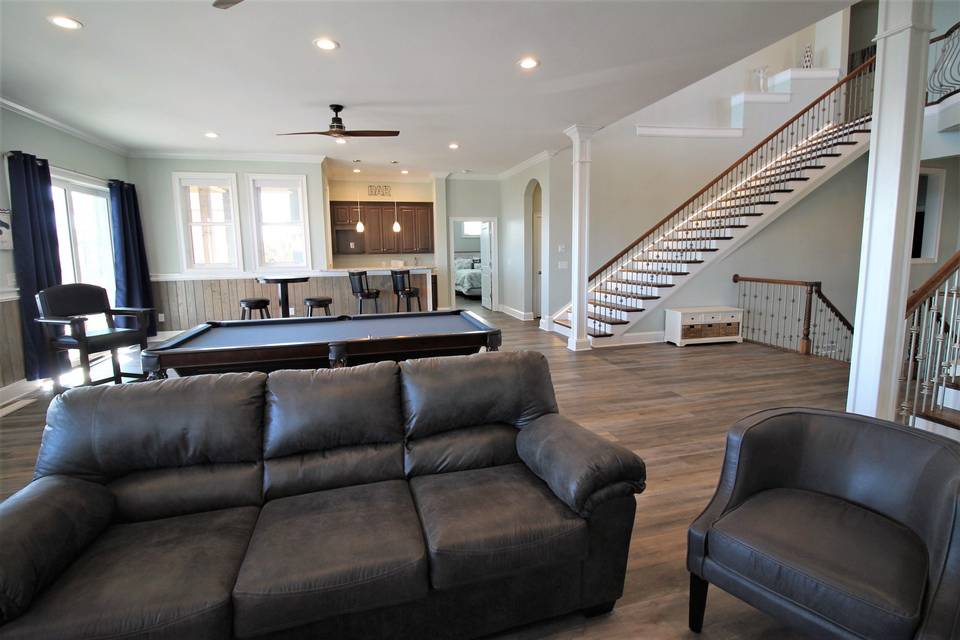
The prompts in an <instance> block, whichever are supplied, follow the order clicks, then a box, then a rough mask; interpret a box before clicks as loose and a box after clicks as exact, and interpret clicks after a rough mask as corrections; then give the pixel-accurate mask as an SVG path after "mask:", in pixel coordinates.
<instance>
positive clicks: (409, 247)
mask: <svg viewBox="0 0 960 640" xmlns="http://www.w3.org/2000/svg"><path fill="white" fill-rule="evenodd" d="M399 249H400V252H401V253H416V252H417V218H416V210H415V209H414V208H413V207H400V247H399Z"/></svg>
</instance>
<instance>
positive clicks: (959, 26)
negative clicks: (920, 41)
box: [930, 22, 960, 44]
mask: <svg viewBox="0 0 960 640" xmlns="http://www.w3.org/2000/svg"><path fill="white" fill-rule="evenodd" d="M957 29H960V22H957V23H956V24H954V25H953V26H952V27H950V28H949V29H947V30H946V31H944V32H943V33H941V34H940V35H938V36H937V37H936V38H930V44H933V43H935V42H940V41H941V40H946V39H947V38H949V37H950V34H951V33H953V32H954V31H956V30H957Z"/></svg>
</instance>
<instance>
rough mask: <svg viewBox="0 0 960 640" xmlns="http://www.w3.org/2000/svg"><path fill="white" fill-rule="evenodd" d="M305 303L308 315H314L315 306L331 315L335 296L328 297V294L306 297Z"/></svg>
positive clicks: (325, 313)
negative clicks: (331, 306)
mask: <svg viewBox="0 0 960 640" xmlns="http://www.w3.org/2000/svg"><path fill="white" fill-rule="evenodd" d="M303 304H304V305H305V306H306V307H307V317H308V318H310V317H313V310H314V308H315V307H319V308H320V309H323V313H324V315H330V305H331V304H333V298H328V297H327V296H313V297H311V298H304V299H303Z"/></svg>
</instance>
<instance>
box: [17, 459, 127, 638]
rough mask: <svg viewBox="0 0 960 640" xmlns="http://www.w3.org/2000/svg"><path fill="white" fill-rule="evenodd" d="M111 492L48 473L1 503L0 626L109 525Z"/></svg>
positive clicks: (21, 609)
mask: <svg viewBox="0 0 960 640" xmlns="http://www.w3.org/2000/svg"><path fill="white" fill-rule="evenodd" d="M113 509H114V498H113V493H112V492H111V491H110V490H109V489H107V488H106V487H104V486H102V485H99V484H95V483H93V482H87V481H86V480H78V479H77V478H70V477H67V476H56V475H54V476H46V477H44V478H39V479H37V480H34V481H33V482H31V483H30V484H28V485H27V486H26V487H24V488H23V489H21V490H20V491H18V492H17V493H15V494H13V495H12V496H10V497H9V498H7V499H6V500H4V501H3V502H2V503H0V540H2V541H3V542H2V543H0V624H2V623H6V622H9V621H10V620H13V619H14V618H16V617H17V616H19V615H20V614H22V613H23V612H24V611H26V609H27V608H28V607H29V606H30V602H31V601H32V600H33V597H34V596H35V595H36V594H37V593H38V592H39V591H40V590H41V589H43V588H44V587H46V586H47V585H48V584H50V583H51V582H53V581H54V579H56V577H57V576H58V575H59V574H60V573H61V572H62V571H63V570H64V569H65V568H66V567H67V566H68V565H69V564H70V563H71V562H73V560H75V559H76V557H77V556H78V555H79V553H80V551H82V550H83V548H84V547H86V546H87V545H88V544H90V543H91V542H92V541H93V540H94V539H95V538H96V537H97V536H99V535H100V533H101V532H102V531H103V530H104V529H105V528H106V527H107V525H108V524H109V523H110V520H111V518H112V516H113Z"/></svg>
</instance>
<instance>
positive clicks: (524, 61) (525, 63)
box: [517, 56, 540, 69]
mask: <svg viewBox="0 0 960 640" xmlns="http://www.w3.org/2000/svg"><path fill="white" fill-rule="evenodd" d="M517 64H518V65H520V68H521V69H536V68H537V67H539V66H540V61H539V60H537V59H536V58H534V57H532V56H527V57H525V58H520V60H518V61H517Z"/></svg>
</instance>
